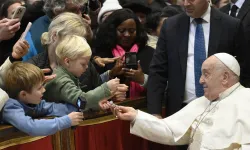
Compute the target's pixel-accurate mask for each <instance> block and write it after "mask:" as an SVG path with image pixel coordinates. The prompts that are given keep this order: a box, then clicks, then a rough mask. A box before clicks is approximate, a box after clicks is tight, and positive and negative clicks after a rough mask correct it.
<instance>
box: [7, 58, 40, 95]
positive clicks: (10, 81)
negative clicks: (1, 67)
mask: <svg viewBox="0 0 250 150" xmlns="http://www.w3.org/2000/svg"><path fill="white" fill-rule="evenodd" d="M43 81H44V74H43V71H42V70H41V69H40V68H38V67H37V66H35V65H33V64H30V63H25V62H14V63H13V64H12V65H11V67H10V68H9V69H8V70H7V71H6V75H5V80H4V82H5V90H6V92H7V93H8V94H9V96H10V97H11V98H15V99H17V98H18V95H19V93H20V92H21V91H22V90H23V91H26V92H29V93H30V92H31V91H32V88H34V86H36V85H37V84H39V83H42V82H43Z"/></svg>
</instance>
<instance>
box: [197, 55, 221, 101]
mask: <svg viewBox="0 0 250 150" xmlns="http://www.w3.org/2000/svg"><path fill="white" fill-rule="evenodd" d="M218 61H219V60H218V59H217V58H216V57H215V56H211V57H209V58H208V59H206V60H205V61H204V63H203V64H202V75H201V78H200V84H202V85H203V89H204V96H205V97H206V98H207V99H209V100H211V101H212V100H215V99H217V98H218V97H219V94H220V93H221V92H222V91H223V86H222V80H223V72H222V71H220V70H218V69H217V67H216V62H218Z"/></svg>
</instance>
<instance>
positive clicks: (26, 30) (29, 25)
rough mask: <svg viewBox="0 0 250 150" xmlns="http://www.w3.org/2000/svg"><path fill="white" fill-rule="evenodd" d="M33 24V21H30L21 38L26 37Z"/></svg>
mask: <svg viewBox="0 0 250 150" xmlns="http://www.w3.org/2000/svg"><path fill="white" fill-rule="evenodd" d="M31 25H32V23H31V22H29V23H28V24H27V26H26V29H25V30H24V32H23V34H22V36H21V38H20V39H21V40H24V39H25V37H26V35H27V33H28V32H29V30H30V27H31Z"/></svg>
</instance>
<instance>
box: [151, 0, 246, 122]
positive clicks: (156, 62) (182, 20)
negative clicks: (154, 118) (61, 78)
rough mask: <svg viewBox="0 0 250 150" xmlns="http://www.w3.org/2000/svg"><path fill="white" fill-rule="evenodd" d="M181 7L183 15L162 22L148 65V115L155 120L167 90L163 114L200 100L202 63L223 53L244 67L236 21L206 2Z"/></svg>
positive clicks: (193, 0)
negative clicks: (216, 54) (152, 115)
mask: <svg viewBox="0 0 250 150" xmlns="http://www.w3.org/2000/svg"><path fill="white" fill-rule="evenodd" d="M184 7H185V11H186V13H182V14H179V15H176V16H174V17H170V18H168V19H167V20H166V21H165V22H164V25H163V26H162V30H161V34H160V37H159V40H158V43H157V48H156V51H155V53H154V56H153V59H152V62H151V65H150V73H149V80H148V95H147V96H148V97H147V99H148V111H149V113H151V114H155V115H158V117H160V114H161V113H162V112H161V110H162V101H163V97H164V96H163V95H164V91H165V88H166V86H167V97H166V114H167V115H171V114H173V113H175V112H177V111H178V110H180V109H181V108H182V107H183V106H184V105H186V104H187V103H189V102H191V101H192V100H193V99H195V98H197V97H200V96H203V93H204V91H203V87H202V86H201V85H200V84H199V83H198V84H197V82H199V78H200V76H201V73H200V70H201V64H202V62H203V61H204V59H206V58H207V57H208V56H211V55H212V54H214V53H218V52H226V53H229V54H231V55H233V56H236V58H237V59H238V61H239V62H241V63H243V61H242V60H243V59H244V58H243V56H244V54H245V52H246V51H245V39H244V37H241V35H242V34H243V29H242V25H241V23H240V21H239V20H238V19H235V18H232V17H230V16H228V15H226V14H224V13H222V12H220V11H218V10H217V9H215V8H213V7H210V5H209V2H208V1H207V0H185V1H184ZM199 18H201V19H199ZM204 88H205V87H204Z"/></svg>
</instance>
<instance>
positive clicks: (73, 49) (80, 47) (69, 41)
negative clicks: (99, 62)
mask: <svg viewBox="0 0 250 150" xmlns="http://www.w3.org/2000/svg"><path fill="white" fill-rule="evenodd" d="M91 55H92V52H91V48H90V46H89V44H88V43H87V41H86V40H85V39H84V38H83V37H80V36H77V35H68V36H65V37H64V38H63V39H62V40H61V41H60V43H59V44H58V45H57V47H56V56H57V57H58V60H59V62H60V63H61V62H62V61H63V60H64V59H65V58H69V59H71V60H75V59H77V58H79V57H82V56H84V57H87V56H91Z"/></svg>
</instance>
